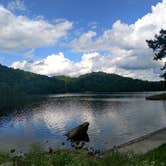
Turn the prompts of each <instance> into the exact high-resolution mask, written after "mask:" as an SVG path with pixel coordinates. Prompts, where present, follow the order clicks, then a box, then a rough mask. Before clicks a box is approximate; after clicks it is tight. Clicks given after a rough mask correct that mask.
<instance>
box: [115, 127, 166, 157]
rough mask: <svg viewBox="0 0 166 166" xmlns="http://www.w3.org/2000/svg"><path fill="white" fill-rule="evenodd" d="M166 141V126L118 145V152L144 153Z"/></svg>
mask: <svg viewBox="0 0 166 166" xmlns="http://www.w3.org/2000/svg"><path fill="white" fill-rule="evenodd" d="M164 143H166V128H164V129H161V130H158V131H156V132H154V133H150V134H148V135H145V136H143V137H141V138H138V139H135V140H132V141H130V142H128V143H126V144H123V145H120V146H119V147H118V150H119V151H120V152H133V153H135V154H140V153H146V152H148V151H149V150H153V149H155V148H157V147H159V146H160V145H162V144H164Z"/></svg>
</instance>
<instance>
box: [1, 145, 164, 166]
mask: <svg viewBox="0 0 166 166" xmlns="http://www.w3.org/2000/svg"><path fill="white" fill-rule="evenodd" d="M165 152H166V144H165V145H162V146H160V147H159V148H157V149H155V150H153V151H150V152H148V153H146V154H144V155H133V154H120V153H119V152H117V151H107V152H105V153H104V155H103V158H102V159H96V158H95V157H94V156H91V155H89V154H87V153H86V152H85V151H81V150H80V151H75V150H72V151H71V150H56V151H54V152H51V153H48V152H44V151H43V150H42V149H41V148H39V147H33V148H32V149H31V150H30V151H29V153H27V154H25V155H24V156H22V157H18V156H15V157H14V156H13V157H11V156H10V155H7V154H0V163H6V162H9V163H13V164H15V165H18V166H22V165H23V166H31V165H33V166H166V153H165Z"/></svg>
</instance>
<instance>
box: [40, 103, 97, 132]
mask: <svg viewBox="0 0 166 166" xmlns="http://www.w3.org/2000/svg"><path fill="white" fill-rule="evenodd" d="M69 102H71V101H69ZM44 109H45V111H42V112H41V118H42V120H43V121H44V123H45V124H46V126H47V127H48V129H49V130H50V131H51V132H53V133H55V132H59V131H60V132H62V133H63V134H64V133H66V131H67V129H69V128H70V127H75V126H77V125H79V124H80V123H83V122H85V121H88V122H89V123H90V124H92V123H93V122H94V118H95V116H94V115H93V112H92V110H91V109H90V108H88V109H87V108H85V107H83V106H82V105H80V104H79V103H77V104H76V103H68V102H63V101H62V103H60V105H58V106H56V105H54V107H45V108H44Z"/></svg>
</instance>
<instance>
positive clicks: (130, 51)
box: [70, 0, 166, 77]
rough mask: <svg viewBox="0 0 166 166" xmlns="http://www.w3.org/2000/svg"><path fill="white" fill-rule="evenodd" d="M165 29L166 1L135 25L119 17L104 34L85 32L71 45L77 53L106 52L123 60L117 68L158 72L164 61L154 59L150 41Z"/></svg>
mask: <svg viewBox="0 0 166 166" xmlns="http://www.w3.org/2000/svg"><path fill="white" fill-rule="evenodd" d="M161 28H163V29H166V0H163V2H161V3H158V4H157V5H156V6H153V7H152V11H151V13H148V14H147V15H145V16H143V17H142V18H140V19H138V20H137V21H136V22H135V23H134V24H131V25H128V24H125V23H122V22H121V21H120V20H118V21H116V22H115V23H114V24H113V26H112V28H111V29H108V30H105V31H104V32H103V34H102V35H100V36H97V33H96V32H94V31H89V32H87V33H83V34H82V35H81V36H80V37H79V38H76V39H74V40H73V41H71V43H70V47H71V48H72V51H73V52H82V53H85V52H96V51H97V52H102V51H106V52H108V54H109V56H107V58H108V57H109V58H108V61H110V60H113V59H114V60H118V59H119V60H118V61H119V62H118V64H117V68H118V69H121V70H139V71H137V73H141V71H142V70H145V71H149V70H152V71H156V68H157V67H158V68H159V67H161V66H162V63H163V62H158V63H157V62H154V61H153V53H152V50H151V49H149V48H148V46H147V43H146V40H147V39H152V38H153V37H154V35H155V34H156V33H158V32H159V31H160V29H161ZM134 72H135V73H136V71H134ZM143 74H145V72H143ZM138 77H139V76H138Z"/></svg>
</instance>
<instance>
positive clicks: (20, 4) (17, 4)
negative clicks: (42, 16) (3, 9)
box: [7, 0, 27, 12]
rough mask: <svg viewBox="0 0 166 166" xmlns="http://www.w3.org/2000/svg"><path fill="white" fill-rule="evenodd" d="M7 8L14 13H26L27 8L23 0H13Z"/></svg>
mask: <svg viewBox="0 0 166 166" xmlns="http://www.w3.org/2000/svg"><path fill="white" fill-rule="evenodd" d="M7 8H8V9H9V10H11V11H13V12H15V11H21V12H24V11H26V10H27V9H26V6H25V4H24V1H22V0H13V1H11V2H9V3H8V5H7Z"/></svg>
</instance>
